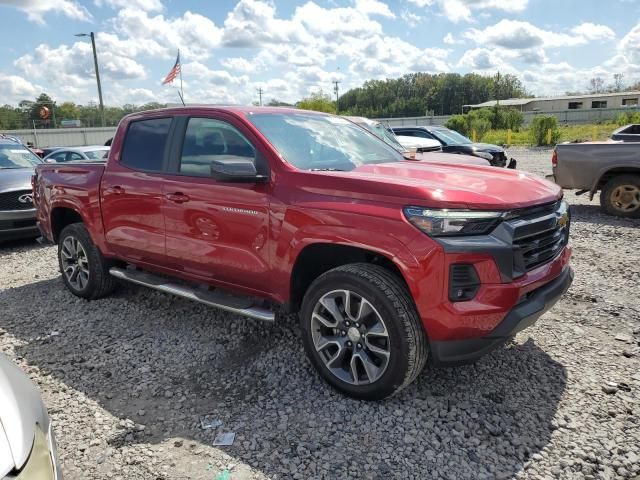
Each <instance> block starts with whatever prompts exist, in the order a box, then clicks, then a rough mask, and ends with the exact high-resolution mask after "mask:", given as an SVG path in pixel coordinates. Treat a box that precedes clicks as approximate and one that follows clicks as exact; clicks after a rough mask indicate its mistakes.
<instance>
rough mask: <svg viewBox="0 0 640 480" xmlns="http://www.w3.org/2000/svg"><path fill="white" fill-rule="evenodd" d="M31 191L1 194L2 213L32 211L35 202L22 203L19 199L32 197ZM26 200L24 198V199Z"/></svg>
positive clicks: (0, 208)
mask: <svg viewBox="0 0 640 480" xmlns="http://www.w3.org/2000/svg"><path fill="white" fill-rule="evenodd" d="M31 194H32V191H31V190H19V191H17V192H4V193H0V211H6V210H31V209H32V208H33V201H32V200H29V201H27V202H21V201H20V200H19V199H20V197H22V196H23V195H31ZM23 198H24V197H23Z"/></svg>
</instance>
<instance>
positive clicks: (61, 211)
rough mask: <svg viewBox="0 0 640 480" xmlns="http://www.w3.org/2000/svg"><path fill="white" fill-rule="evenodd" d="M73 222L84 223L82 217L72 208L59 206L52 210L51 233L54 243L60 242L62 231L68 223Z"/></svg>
mask: <svg viewBox="0 0 640 480" xmlns="http://www.w3.org/2000/svg"><path fill="white" fill-rule="evenodd" d="M72 223H82V217H81V216H80V214H79V213H78V212H76V211H75V210H73V209H71V208H64V207H57V208H54V209H53V211H52V212H51V233H52V234H53V241H54V243H57V242H58V238H59V237H60V232H62V229H63V228H64V227H66V226H67V225H71V224H72Z"/></svg>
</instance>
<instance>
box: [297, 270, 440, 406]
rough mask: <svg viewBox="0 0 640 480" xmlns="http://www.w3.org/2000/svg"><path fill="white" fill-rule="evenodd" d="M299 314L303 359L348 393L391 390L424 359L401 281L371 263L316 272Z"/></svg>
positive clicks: (372, 394) (375, 394)
mask: <svg viewBox="0 0 640 480" xmlns="http://www.w3.org/2000/svg"><path fill="white" fill-rule="evenodd" d="M299 317H300V325H301V329H302V339H303V343H304V347H305V350H306V353H307V356H308V357H309V360H310V361H311V363H312V364H313V366H314V367H315V368H316V370H318V372H319V373H320V375H321V376H322V377H323V378H324V379H325V380H326V381H327V382H328V383H329V384H330V385H332V386H333V387H334V388H336V389H337V390H340V391H341V392H343V393H345V394H346V395H348V396H350V397H354V398H358V399H363V400H380V399H383V398H386V397H389V396H391V395H394V394H395V393H397V392H399V391H400V390H402V389H403V388H404V387H406V386H407V385H409V384H410V383H411V382H413V381H414V380H415V378H416V377H417V376H418V374H419V373H420V372H421V371H422V369H423V367H424V365H425V363H426V360H427V352H428V348H427V339H426V336H425V333H424V330H423V327H422V322H421V320H420V317H419V316H418V313H417V311H416V308H415V306H414V304H413V301H412V299H411V297H410V295H409V293H408V292H407V289H406V287H405V286H404V285H403V284H402V282H401V280H400V279H398V278H397V277H396V276H395V275H394V274H392V273H391V272H389V271H388V270H386V269H384V268H382V267H379V266H377V265H370V264H364V263H362V264H360V263H358V264H350V265H344V266H341V267H338V268H335V269H333V270H330V271H328V272H326V273H325V274H323V275H321V276H320V277H319V278H317V279H316V280H315V281H314V282H313V283H312V284H311V286H310V287H309V289H308V290H307V293H306V294H305V297H304V299H303V302H302V308H301V311H300V315H299Z"/></svg>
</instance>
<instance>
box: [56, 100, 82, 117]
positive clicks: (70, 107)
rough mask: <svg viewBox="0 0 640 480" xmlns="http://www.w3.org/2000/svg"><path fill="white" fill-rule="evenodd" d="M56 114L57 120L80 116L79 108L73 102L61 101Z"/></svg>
mask: <svg viewBox="0 0 640 480" xmlns="http://www.w3.org/2000/svg"><path fill="white" fill-rule="evenodd" d="M56 116H57V117H58V121H60V120H78V119H79V118H80V110H79V109H78V107H77V106H76V104H75V103H73V102H63V103H62V104H61V105H59V106H58V109H57V111H56Z"/></svg>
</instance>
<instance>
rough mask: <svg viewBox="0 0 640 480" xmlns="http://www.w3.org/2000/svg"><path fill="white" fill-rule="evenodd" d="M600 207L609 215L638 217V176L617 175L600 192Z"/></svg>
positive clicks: (639, 201) (639, 189) (639, 213)
mask: <svg viewBox="0 0 640 480" xmlns="http://www.w3.org/2000/svg"><path fill="white" fill-rule="evenodd" d="M600 206H601V207H602V209H603V210H604V211H605V212H606V213H608V214H609V215H616V216H618V217H627V218H636V217H640V175H618V176H616V177H613V178H612V179H611V180H609V181H608V182H607V183H606V184H605V186H604V187H603V188H602V192H600Z"/></svg>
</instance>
